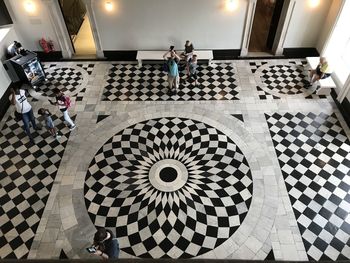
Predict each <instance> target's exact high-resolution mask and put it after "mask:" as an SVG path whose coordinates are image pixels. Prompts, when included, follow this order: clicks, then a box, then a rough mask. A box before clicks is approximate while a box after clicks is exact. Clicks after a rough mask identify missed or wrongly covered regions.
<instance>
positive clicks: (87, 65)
mask: <svg viewBox="0 0 350 263" xmlns="http://www.w3.org/2000/svg"><path fill="white" fill-rule="evenodd" d="M77 66H78V67H81V68H83V69H84V70H85V71H86V72H87V73H88V74H89V75H91V73H92V71H93V70H94V67H95V64H91V63H83V64H77Z"/></svg>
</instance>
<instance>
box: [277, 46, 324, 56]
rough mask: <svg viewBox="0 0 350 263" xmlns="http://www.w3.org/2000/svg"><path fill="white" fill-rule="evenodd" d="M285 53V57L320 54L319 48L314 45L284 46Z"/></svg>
mask: <svg viewBox="0 0 350 263" xmlns="http://www.w3.org/2000/svg"><path fill="white" fill-rule="evenodd" d="M283 55H284V56H285V58H306V57H319V56H320V54H319V53H318V51H317V49H316V48H314V47H301V48H284V49H283Z"/></svg>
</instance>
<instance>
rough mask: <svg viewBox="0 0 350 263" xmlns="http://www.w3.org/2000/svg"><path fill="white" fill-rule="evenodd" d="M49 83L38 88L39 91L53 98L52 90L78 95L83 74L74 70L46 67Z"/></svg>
mask: <svg viewBox="0 0 350 263" xmlns="http://www.w3.org/2000/svg"><path fill="white" fill-rule="evenodd" d="M45 72H46V78H47V81H45V82H44V83H43V84H42V85H41V86H39V87H37V91H38V92H41V93H42V94H43V95H45V96H48V97H53V96H54V94H53V92H52V90H53V89H54V88H59V89H60V90H61V91H62V92H63V93H76V92H77V90H78V89H79V86H80V85H81V83H82V74H81V72H79V71H77V70H76V69H74V68H69V67H57V66H55V65H45Z"/></svg>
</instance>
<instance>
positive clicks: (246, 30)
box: [241, 0, 257, 57]
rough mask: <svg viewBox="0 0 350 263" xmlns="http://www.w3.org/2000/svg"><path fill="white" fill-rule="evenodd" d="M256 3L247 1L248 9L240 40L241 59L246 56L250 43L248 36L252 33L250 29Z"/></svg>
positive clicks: (252, 0) (253, 0)
mask: <svg viewBox="0 0 350 263" xmlns="http://www.w3.org/2000/svg"><path fill="white" fill-rule="evenodd" d="M256 1H257V0H249V2H248V8H247V13H246V17H245V25H244V33H243V40H242V46H241V56H242V57H244V56H247V55H248V47H249V41H250V34H251V32H252V27H253V22H254V15H255V8H256Z"/></svg>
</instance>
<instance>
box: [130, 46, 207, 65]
mask: <svg viewBox="0 0 350 263" xmlns="http://www.w3.org/2000/svg"><path fill="white" fill-rule="evenodd" d="M165 52H166V51H137V56H136V59H137V61H138V65H139V67H141V66H142V61H143V60H163V55H164V54H165ZM181 53H182V51H177V54H178V55H179V54H181ZM194 54H195V55H197V59H198V60H208V65H210V64H211V63H212V60H213V58H214V56H213V51H212V50H195V51H194Z"/></svg>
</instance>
